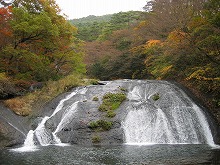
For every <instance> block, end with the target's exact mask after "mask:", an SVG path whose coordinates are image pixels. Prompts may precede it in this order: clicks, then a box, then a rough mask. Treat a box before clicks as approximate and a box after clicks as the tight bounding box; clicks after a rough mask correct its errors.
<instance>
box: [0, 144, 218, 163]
mask: <svg viewBox="0 0 220 165" xmlns="http://www.w3.org/2000/svg"><path fill="white" fill-rule="evenodd" d="M0 161H1V162H0V164H1V165H73V164H74V165H105V164H106V165H116V164H118V165H123V164H132V165H134V164H135V165H140V164H142V165H143V164H144V165H182V164H184V165H197V164H203V165H209V164H211V165H218V164H220V149H218V148H211V147H210V146H208V145H203V144H197V145H196V144H194V145H192V144H184V145H180V144H178V145H167V144H163V145H150V146H132V145H117V146H90V147H88V146H81V145H71V146H56V145H49V146H38V147H37V148H36V150H35V151H28V152H18V151H16V150H11V149H7V150H2V151H1V152H0Z"/></svg>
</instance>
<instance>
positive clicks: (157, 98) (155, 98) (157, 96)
mask: <svg viewBox="0 0 220 165" xmlns="http://www.w3.org/2000/svg"><path fill="white" fill-rule="evenodd" d="M152 99H153V100H154V101H157V100H159V99H160V95H159V93H156V94H154V95H153V97H152Z"/></svg>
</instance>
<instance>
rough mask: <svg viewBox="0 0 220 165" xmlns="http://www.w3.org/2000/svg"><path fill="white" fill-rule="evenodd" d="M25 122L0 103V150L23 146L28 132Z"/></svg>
mask: <svg viewBox="0 0 220 165" xmlns="http://www.w3.org/2000/svg"><path fill="white" fill-rule="evenodd" d="M25 122H26V119H24V118H23V117H20V116H17V115H15V114H14V113H13V112H12V111H11V110H9V109H8V108H6V107H5V106H4V105H3V104H1V103H0V148H3V147H9V146H14V145H19V144H23V142H24V140H25V138H26V134H27V132H28V127H26V126H25V125H27V124H24V123H25Z"/></svg>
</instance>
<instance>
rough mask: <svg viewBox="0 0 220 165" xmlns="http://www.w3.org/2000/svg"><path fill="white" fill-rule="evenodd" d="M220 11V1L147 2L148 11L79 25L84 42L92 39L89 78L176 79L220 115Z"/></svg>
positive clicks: (88, 54) (88, 53)
mask: <svg viewBox="0 0 220 165" xmlns="http://www.w3.org/2000/svg"><path fill="white" fill-rule="evenodd" d="M219 8H220V1H218V0H209V1H206V0H196V1H192V0H177V1H169V2H168V1H165V0H155V1H149V2H148V3H147V4H146V6H145V10H146V12H133V11H130V12H120V13H117V14H113V15H112V17H111V19H110V20H109V21H103V22H97V21H93V22H92V21H91V20H90V21H89V22H88V23H86V22H84V23H83V24H78V25H77V24H76V26H77V27H78V38H80V39H82V40H84V41H86V42H85V49H86V58H85V62H86V64H87V73H88V75H89V76H91V77H94V78H99V79H101V80H111V79H121V78H129V79H163V80H174V81H177V82H180V83H182V84H183V85H185V86H187V87H188V88H190V89H191V90H192V91H193V92H194V94H196V95H197V96H198V97H199V98H200V99H202V100H203V102H204V103H205V104H206V105H207V106H208V107H209V108H210V109H212V110H213V111H214V113H215V115H216V116H219V107H220V65H219V64H220V37H219V36H220V29H219V27H220V12H219ZM78 21H80V20H78Z"/></svg>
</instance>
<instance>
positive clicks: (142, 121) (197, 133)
mask: <svg viewBox="0 0 220 165" xmlns="http://www.w3.org/2000/svg"><path fill="white" fill-rule="evenodd" d="M155 94H157V95H159V99H158V100H154V99H153V96H154V95H155ZM128 97H129V103H128V106H127V108H126V110H127V111H128V113H127V116H126V118H125V120H124V121H123V123H122V127H123V129H124V135H125V141H126V143H127V144H138V145H145V144H146V145H147V144H201V143H202V144H209V145H212V146H214V141H213V137H212V134H211V130H210V128H209V125H208V122H207V119H206V117H205V115H204V114H203V112H202V110H201V109H200V108H199V107H198V106H197V105H195V103H193V102H192V101H191V99H190V98H189V97H188V96H187V95H186V94H185V93H184V92H183V91H182V90H180V89H177V87H174V86H173V85H172V84H169V83H164V84H156V83H154V84H151V83H139V84H137V85H135V86H131V87H130V90H129V93H128Z"/></svg>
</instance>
